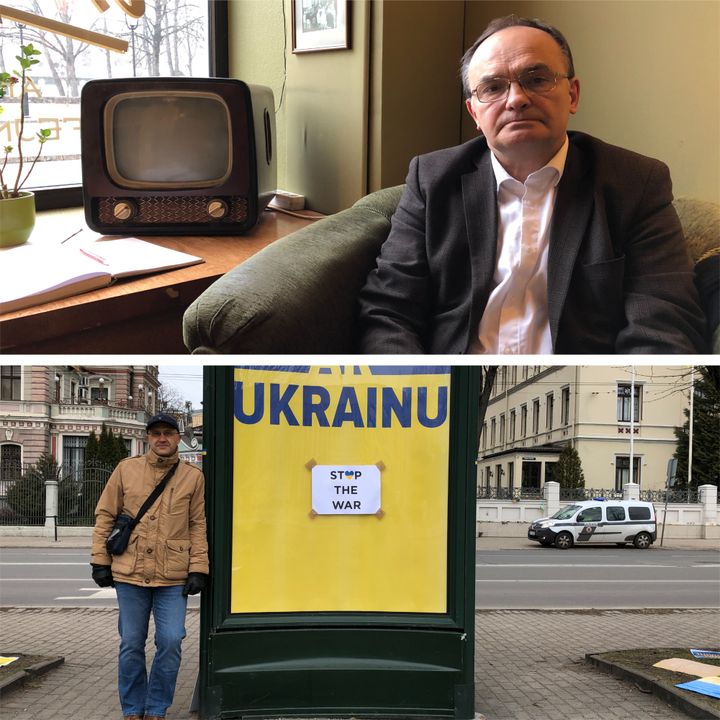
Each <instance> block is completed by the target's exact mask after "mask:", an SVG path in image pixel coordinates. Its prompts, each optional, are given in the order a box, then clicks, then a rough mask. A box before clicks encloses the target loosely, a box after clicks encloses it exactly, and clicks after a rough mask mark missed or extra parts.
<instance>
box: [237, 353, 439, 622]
mask: <svg viewBox="0 0 720 720" xmlns="http://www.w3.org/2000/svg"><path fill="white" fill-rule="evenodd" d="M233 385H234V433H233V446H234V456H233V508H232V569H231V599H230V610H231V612H232V613H267V612H340V611H348V612H352V611H357V612H415V613H417V612H422V613H444V612H446V610H447V552H448V550H447V534H448V457H449V435H450V433H449V428H450V419H449V415H450V370H449V368H446V367H396V366H390V367H386V366H382V367H381V366H371V367H367V366H362V367H359V366H347V367H346V366H334V367H310V366H300V367H262V368H252V367H249V368H236V369H235V371H234V383H233ZM313 505H315V507H313Z"/></svg>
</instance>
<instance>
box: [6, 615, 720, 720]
mask: <svg viewBox="0 0 720 720" xmlns="http://www.w3.org/2000/svg"><path fill="white" fill-rule="evenodd" d="M717 619H718V618H717V614H716V613H715V612H714V611H710V610H683V611H680V610H677V611H658V612H652V611H650V612H648V611H644V612H621V611H604V612H602V611H600V612H598V611H588V612H582V611H575V612H565V611H548V612H540V611H535V612H534V611H509V610H505V611H502V610H496V611H487V612H478V613H477V630H476V643H475V647H476V676H475V682H476V711H477V713H479V714H482V715H483V716H484V717H485V718H486V720H558V719H561V720H681V719H683V718H685V717H686V716H685V715H683V713H681V712H680V711H679V710H676V709H674V708H672V707H670V706H668V705H666V704H665V703H663V702H662V701H661V700H659V699H658V698H656V697H655V696H654V695H648V694H645V693H643V692H641V691H640V690H638V689H637V688H636V687H635V686H634V685H633V684H632V683H630V682H626V681H622V680H618V679H616V678H614V677H612V676H609V675H606V674H604V673H602V672H600V671H597V670H595V669H593V668H591V667H590V666H589V665H587V664H586V663H585V662H584V657H585V654H586V653H598V652H604V651H609V650H619V649H626V648H636V647H652V646H660V647H665V646H670V647H672V646H677V647H697V646H702V647H708V646H710V647H718V646H720V624H719V623H718V622H717ZM116 623H117V614H116V611H115V610H109V609H78V608H69V609H59V608H37V609H35V608H5V609H0V647H1V648H2V650H3V652H12V651H22V652H25V653H33V654H40V655H63V656H64V657H65V662H64V664H63V665H61V666H60V667H58V668H56V669H55V670H52V671H50V672H49V673H48V674H46V675H44V676H42V677H41V678H40V679H39V680H37V681H31V682H29V683H27V684H26V685H24V686H23V687H21V688H18V689H17V690H14V691H12V692H11V693H9V694H8V695H7V697H6V698H4V699H3V701H2V706H1V707H0V718H2V720H21V719H24V720H50V719H52V720H110V719H114V720H120V718H121V712H120V707H119V703H118V700H117V693H116V687H117V681H116V672H117V666H116V653H117V632H116ZM199 625H200V613H199V612H198V611H189V612H188V620H187V631H188V637H187V639H186V640H185V644H184V655H183V663H182V667H181V670H180V677H179V679H178V686H177V693H176V695H175V704H174V705H173V707H172V708H171V709H170V711H169V712H168V715H167V717H168V720H190V719H196V718H197V716H196V715H193V714H191V713H190V712H189V706H190V700H191V698H192V693H193V689H194V686H195V679H196V677H197V656H198V646H199V639H198V633H199Z"/></svg>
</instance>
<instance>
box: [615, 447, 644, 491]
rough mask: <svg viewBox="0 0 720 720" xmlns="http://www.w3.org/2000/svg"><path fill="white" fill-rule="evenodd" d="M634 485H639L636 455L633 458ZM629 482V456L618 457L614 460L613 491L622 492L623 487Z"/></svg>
mask: <svg viewBox="0 0 720 720" xmlns="http://www.w3.org/2000/svg"><path fill="white" fill-rule="evenodd" d="M632 481H633V482H634V483H637V484H638V485H639V484H640V458H639V457H638V456H637V455H636V456H635V457H634V458H633V478H632ZM629 482H630V456H629V455H618V456H617V457H616V458H615V489H616V490H617V491H618V492H622V489H623V485H625V484H626V483H629Z"/></svg>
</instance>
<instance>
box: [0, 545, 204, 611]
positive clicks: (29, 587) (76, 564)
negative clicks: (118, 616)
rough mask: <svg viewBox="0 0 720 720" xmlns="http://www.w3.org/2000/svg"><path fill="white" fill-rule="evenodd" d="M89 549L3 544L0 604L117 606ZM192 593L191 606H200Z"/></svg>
mask: <svg viewBox="0 0 720 720" xmlns="http://www.w3.org/2000/svg"><path fill="white" fill-rule="evenodd" d="M89 558H90V555H89V549H76V550H72V549H63V548H58V549H55V548H2V549H1V550H0V606H2V607H115V606H116V605H117V602H116V600H115V590H114V588H99V587H98V586H97V585H95V583H94V582H93V581H92V578H91V577H90V559H89ZM199 606H200V598H199V596H197V597H190V598H189V602H188V607H199Z"/></svg>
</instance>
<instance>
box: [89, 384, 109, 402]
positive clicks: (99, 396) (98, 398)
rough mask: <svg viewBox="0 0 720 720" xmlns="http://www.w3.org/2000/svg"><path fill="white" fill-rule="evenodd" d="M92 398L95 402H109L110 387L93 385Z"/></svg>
mask: <svg viewBox="0 0 720 720" xmlns="http://www.w3.org/2000/svg"><path fill="white" fill-rule="evenodd" d="M90 400H91V402H93V403H107V401H108V389H107V388H106V387H91V388H90Z"/></svg>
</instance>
